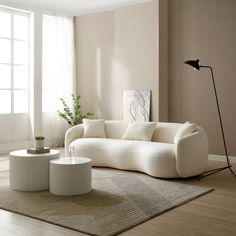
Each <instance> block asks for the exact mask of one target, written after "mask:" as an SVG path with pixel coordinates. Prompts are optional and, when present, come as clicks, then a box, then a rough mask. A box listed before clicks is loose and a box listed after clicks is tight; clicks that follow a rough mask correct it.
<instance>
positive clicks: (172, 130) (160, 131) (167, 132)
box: [152, 122, 182, 143]
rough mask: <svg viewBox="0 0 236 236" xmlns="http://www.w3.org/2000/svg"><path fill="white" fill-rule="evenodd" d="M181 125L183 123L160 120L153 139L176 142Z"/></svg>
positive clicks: (155, 140)
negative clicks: (176, 135)
mask: <svg viewBox="0 0 236 236" xmlns="http://www.w3.org/2000/svg"><path fill="white" fill-rule="evenodd" d="M181 125H182V124H181V123H169V122H158V123H157V125H156V129H155V131H154V133H153V136H152V141H154V142H162V143H174V138H175V134H176V133H177V131H178V129H179V128H180V127H181Z"/></svg>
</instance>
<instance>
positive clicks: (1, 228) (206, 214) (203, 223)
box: [0, 155, 236, 236]
mask: <svg viewBox="0 0 236 236" xmlns="http://www.w3.org/2000/svg"><path fill="white" fill-rule="evenodd" d="M1 157H3V155H2V156H0V158H1ZM223 165H225V163H223V162H218V161H209V168H213V167H214V168H215V167H221V166H223ZM234 170H235V171H236V164H234ZM180 182H184V183H189V184H193V185H198V186H207V187H213V188H215V191H213V192H211V193H208V194H206V195H204V196H202V197H199V198H197V199H194V200H193V201H191V202H189V203H186V204H184V205H182V206H179V207H177V208H175V209H172V210H170V211H168V212H166V213H164V214H162V215H160V216H157V217H155V218H153V219H151V220H149V221H147V222H145V223H143V224H140V225H138V226H136V227H134V228H132V229H130V230H128V231H126V232H124V233H122V234H121V235H122V236H159V235H160V236H182V235H183V236H195V235H197V236H230V235H231V236H235V235H236V179H234V178H233V176H232V175H231V173H230V172H229V171H228V170H225V171H222V172H220V173H217V174H215V175H212V176H209V177H206V178H205V179H201V180H198V179H191V180H181V181H180ZM19 235H22V236H80V235H85V234H82V233H78V232H76V231H72V230H68V229H65V228H63V227H59V226H55V225H52V224H48V223H44V222H41V221H39V220H35V219H31V218H29V217H25V216H21V215H18V214H14V213H10V212H7V211H3V210H0V236H19Z"/></svg>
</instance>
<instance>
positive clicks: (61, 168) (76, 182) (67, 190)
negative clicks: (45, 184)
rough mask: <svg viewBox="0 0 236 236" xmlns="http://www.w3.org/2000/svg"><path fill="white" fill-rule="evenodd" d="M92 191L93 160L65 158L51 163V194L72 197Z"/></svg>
mask: <svg viewBox="0 0 236 236" xmlns="http://www.w3.org/2000/svg"><path fill="white" fill-rule="evenodd" d="M89 191H91V159H89V158H85V157H65V158H60V159H57V160H51V161H50V192H51V193H52V194H56V195H63V196H72V195H80V194H84V193H87V192H89Z"/></svg>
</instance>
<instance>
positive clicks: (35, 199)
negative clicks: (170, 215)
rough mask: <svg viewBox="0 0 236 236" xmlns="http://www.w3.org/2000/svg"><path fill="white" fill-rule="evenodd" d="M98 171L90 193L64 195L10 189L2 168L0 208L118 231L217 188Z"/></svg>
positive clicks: (96, 230)
mask: <svg viewBox="0 0 236 236" xmlns="http://www.w3.org/2000/svg"><path fill="white" fill-rule="evenodd" d="M1 163H2V161H1V162H0V164H1ZM92 172H93V179H92V181H93V182H92V188H93V190H92V191H91V192H90V193H88V194H85V195H80V196H73V197H61V196H55V195H52V194H50V192H48V191H43V192H19V191H13V190H10V189H9V187H8V175H9V174H8V169H7V168H2V166H1V168H0V208H1V209H4V210H8V211H11V212H16V213H19V214H22V215H26V216H30V217H33V218H36V219H39V220H43V221H46V222H49V223H52V224H56V225H60V226H63V227H67V228H70V229H73V230H76V231H79V232H83V233H87V234H90V235H116V234H118V233H120V232H123V231H125V230H127V229H129V228H131V227H133V226H135V225H137V224H140V223H142V222H144V221H146V220H148V219H150V218H152V217H154V216H157V215H159V214H161V213H163V212H165V211H167V210H170V209H172V208H174V207H177V206H179V205H181V204H183V203H186V202H188V201H190V200H192V199H194V198H196V197H199V196H201V195H203V194H205V193H207V192H210V191H212V190H213V189H211V188H205V187H198V186H192V185H188V184H180V183H175V182H174V181H166V180H160V179H156V178H152V177H150V176H148V175H145V174H141V173H135V172H122V171H119V170H113V169H99V168H96V169H93V171H92Z"/></svg>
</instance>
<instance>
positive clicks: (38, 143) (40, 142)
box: [34, 140, 44, 149]
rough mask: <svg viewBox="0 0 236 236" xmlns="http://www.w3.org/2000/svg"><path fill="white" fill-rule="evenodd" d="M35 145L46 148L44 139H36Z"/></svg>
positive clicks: (38, 147)
mask: <svg viewBox="0 0 236 236" xmlns="http://www.w3.org/2000/svg"><path fill="white" fill-rule="evenodd" d="M34 147H35V148H36V149H42V148H44V140H34Z"/></svg>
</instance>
